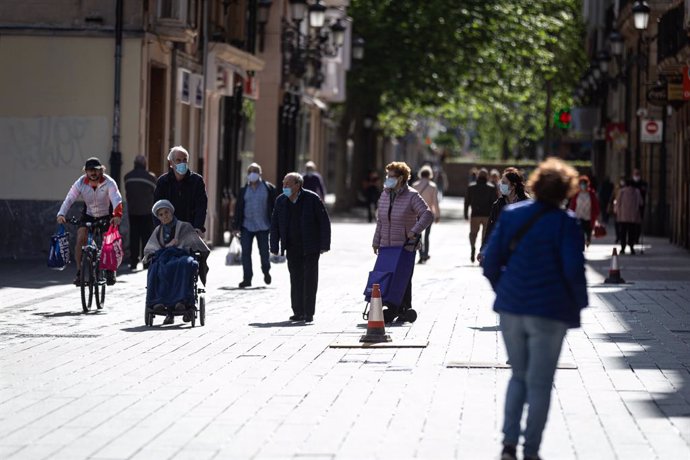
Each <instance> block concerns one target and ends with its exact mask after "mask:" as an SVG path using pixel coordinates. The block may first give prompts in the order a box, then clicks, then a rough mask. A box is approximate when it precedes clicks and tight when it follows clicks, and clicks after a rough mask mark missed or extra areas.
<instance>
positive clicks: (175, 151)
mask: <svg viewBox="0 0 690 460" xmlns="http://www.w3.org/2000/svg"><path fill="white" fill-rule="evenodd" d="M168 165H169V167H170V171H169V172H168V173H167V174H163V175H162V176H161V177H159V178H158V182H157V183H156V190H155V191H154V193H153V198H154V200H155V201H158V200H168V201H170V203H172V205H173V206H174V207H175V217H177V218H178V219H179V220H181V221H183V222H188V223H190V224H192V227H194V229H195V230H196V232H197V233H198V234H199V235H200V236H202V237H203V235H204V233H205V232H206V227H205V225H206V207H207V206H208V196H207V195H206V184H205V183H204V178H203V177H201V175H199V174H197V173H195V172H193V171H192V170H191V169H189V153H188V152H187V150H186V149H185V148H184V147H182V146H179V145H178V146H176V147H173V148H171V149H170V152H169V153H168ZM153 219H154V224H155V225H158V224H160V221H159V220H158V219H157V218H156V217H154V218H153Z"/></svg>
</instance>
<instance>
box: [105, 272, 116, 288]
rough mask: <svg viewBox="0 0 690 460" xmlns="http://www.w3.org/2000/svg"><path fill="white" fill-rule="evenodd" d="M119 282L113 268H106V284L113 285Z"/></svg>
mask: <svg viewBox="0 0 690 460" xmlns="http://www.w3.org/2000/svg"><path fill="white" fill-rule="evenodd" d="M116 282H117V279H116V276H115V272H114V271H112V270H106V272H105V284H107V285H108V286H112V285H113V284H115V283H116Z"/></svg>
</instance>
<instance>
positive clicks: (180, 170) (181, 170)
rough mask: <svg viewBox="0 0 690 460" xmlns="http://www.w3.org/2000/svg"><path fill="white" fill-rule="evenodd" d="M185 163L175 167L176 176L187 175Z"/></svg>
mask: <svg viewBox="0 0 690 460" xmlns="http://www.w3.org/2000/svg"><path fill="white" fill-rule="evenodd" d="M187 169H188V167H187V163H178V164H176V165H175V171H177V173H178V174H187Z"/></svg>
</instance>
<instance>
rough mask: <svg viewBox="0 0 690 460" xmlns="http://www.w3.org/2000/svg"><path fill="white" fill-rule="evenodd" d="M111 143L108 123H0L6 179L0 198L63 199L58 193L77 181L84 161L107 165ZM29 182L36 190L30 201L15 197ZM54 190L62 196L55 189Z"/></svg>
mask: <svg viewBox="0 0 690 460" xmlns="http://www.w3.org/2000/svg"><path fill="white" fill-rule="evenodd" d="M110 142H111V138H110V128H109V125H108V120H107V119H106V117H99V116H91V117H73V116H70V117H32V118H11V117H4V118H3V117H0V145H2V148H1V149H0V159H2V162H3V165H4V172H5V173H7V175H8V177H3V180H2V181H0V198H18V199H35V198H39V199H40V198H49V197H53V196H55V193H56V192H59V194H64V193H65V192H66V190H62V188H64V185H65V184H69V183H71V182H73V181H74V179H76V177H78V173H79V171H80V169H81V167H82V166H83V165H84V160H85V159H86V158H88V157H90V156H99V157H100V158H101V160H107V157H108V151H109V149H110ZM4 175H5V174H3V176H4ZM27 177H30V178H31V179H32V180H31V181H32V184H34V185H35V187H36V188H34V189H32V190H31V191H29V194H28V196H20V195H17V187H18V186H19V185H21V184H22V183H23V184H25V183H26V178H27ZM57 184H59V186H60V190H57V189H54V188H53V186H55V185H57ZM22 188H23V189H24V190H25V192H26V188H25V187H22Z"/></svg>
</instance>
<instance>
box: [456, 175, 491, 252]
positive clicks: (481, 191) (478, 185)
mask: <svg viewBox="0 0 690 460" xmlns="http://www.w3.org/2000/svg"><path fill="white" fill-rule="evenodd" d="M497 172H498V171H497ZM496 199H497V198H496V187H494V185H493V184H492V183H491V182H489V172H488V171H487V170H486V169H485V168H481V169H480V170H479V172H478V173H477V180H476V181H475V183H474V184H472V185H470V186H469V187H468V188H467V196H466V197H465V213H464V214H465V220H467V218H468V217H469V209H470V208H472V215H471V217H470V261H471V262H474V259H475V255H476V246H475V245H476V242H477V234H478V233H479V228H480V227H481V229H482V238H481V246H480V247H482V246H484V239H485V238H486V227H487V225H488V223H489V214H491V207H492V206H493V204H494V201H496Z"/></svg>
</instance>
